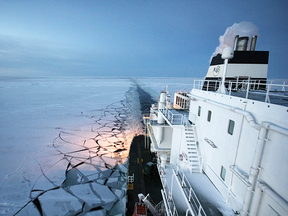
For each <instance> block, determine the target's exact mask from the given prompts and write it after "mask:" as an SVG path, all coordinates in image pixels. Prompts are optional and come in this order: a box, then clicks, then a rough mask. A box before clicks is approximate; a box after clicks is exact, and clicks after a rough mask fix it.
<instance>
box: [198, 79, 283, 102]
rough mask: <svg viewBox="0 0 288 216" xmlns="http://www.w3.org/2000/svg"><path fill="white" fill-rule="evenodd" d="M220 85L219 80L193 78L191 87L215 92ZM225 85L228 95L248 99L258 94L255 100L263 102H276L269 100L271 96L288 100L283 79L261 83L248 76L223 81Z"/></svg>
mask: <svg viewBox="0 0 288 216" xmlns="http://www.w3.org/2000/svg"><path fill="white" fill-rule="evenodd" d="M262 82H263V81H262ZM204 83H205V86H204ZM214 83H215V85H214ZM220 85H221V80H220V81H219V80H194V84H193V89H198V90H203V91H213V92H216V91H217V89H218V87H219V86H220ZM213 86H214V87H213ZM225 86H228V88H227V91H228V95H233V96H237V97H244V98H246V99H248V98H249V96H251V97H253V96H252V95H259V98H257V99H256V100H260V101H263V102H265V103H276V102H273V101H272V100H271V96H273V97H275V98H276V97H277V98H278V97H279V98H284V100H288V95H287V94H285V93H286V92H287V91H288V85H287V84H286V82H285V81H284V82H283V83H275V82H274V83H273V81H267V83H261V80H251V79H250V77H248V79H246V80H242V81H238V80H237V81H235V82H232V81H231V80H230V81H227V82H225ZM204 87H205V88H204ZM234 92H245V93H246V94H245V95H244V94H243V95H241V94H237V95H235V93H234ZM260 97H262V98H260Z"/></svg>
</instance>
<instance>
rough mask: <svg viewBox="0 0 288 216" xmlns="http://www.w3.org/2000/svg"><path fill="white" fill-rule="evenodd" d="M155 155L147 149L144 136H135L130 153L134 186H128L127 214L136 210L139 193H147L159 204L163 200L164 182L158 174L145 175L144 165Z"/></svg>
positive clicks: (130, 168)
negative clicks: (152, 175)
mask: <svg viewBox="0 0 288 216" xmlns="http://www.w3.org/2000/svg"><path fill="white" fill-rule="evenodd" d="M152 159H153V156H152V154H151V152H150V150H149V149H145V145H144V136H137V137H134V139H133V142H132V144H131V147H130V153H129V171H128V172H129V173H128V175H129V176H133V174H134V182H133V188H130V189H129V188H128V191H127V195H128V203H127V206H126V207H127V212H126V215H127V216H131V215H132V214H133V212H134V206H135V202H138V201H139V199H138V194H140V193H142V194H144V195H145V196H146V195H147V194H149V195H150V197H151V198H152V199H153V201H154V202H155V203H156V204H157V203H159V202H160V201H162V195H161V189H162V184H161V181H160V177H159V175H158V172H157V175H156V176H154V177H149V176H147V175H144V173H143V168H144V165H145V164H146V163H148V162H150V161H152ZM148 215H149V214H148Z"/></svg>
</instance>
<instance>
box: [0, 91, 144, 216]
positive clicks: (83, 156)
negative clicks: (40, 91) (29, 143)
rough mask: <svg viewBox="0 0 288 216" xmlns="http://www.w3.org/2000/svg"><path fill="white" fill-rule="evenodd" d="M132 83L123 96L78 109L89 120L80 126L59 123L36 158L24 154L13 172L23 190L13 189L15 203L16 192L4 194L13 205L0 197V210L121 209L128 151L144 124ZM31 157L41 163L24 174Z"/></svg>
mask: <svg viewBox="0 0 288 216" xmlns="http://www.w3.org/2000/svg"><path fill="white" fill-rule="evenodd" d="M135 88H136V87H135V86H132V87H131V88H130V89H129V90H128V91H127V92H126V99H125V100H122V101H120V102H118V103H113V104H111V105H109V106H107V107H106V108H105V109H100V110H93V111H90V112H86V113H81V117H83V118H85V117H86V118H88V119H89V121H90V124H89V125H87V126H85V127H82V128H81V130H79V129H73V130H72V129H67V130H65V129H63V128H58V130H61V131H60V132H59V134H58V137H56V138H55V140H54V141H53V143H52V144H51V147H52V148H47V149H45V150H43V151H42V152H41V153H38V154H37V155H35V156H34V157H33V159H34V160H27V162H26V164H25V168H24V166H23V168H22V169H20V170H21V171H22V172H23V173H24V174H23V173H21V172H20V171H19V172H18V173H16V174H15V175H13V176H11V178H12V177H15V178H18V177H19V178H20V179H23V191H17V193H20V194H21V195H20V196H19V195H18V196H19V202H17V203H16V204H15V197H17V196H16V194H14V195H11V197H10V198H9V197H8V196H9V195H6V197H4V198H5V199H7V198H8V201H9V199H11V200H12V199H14V200H13V202H14V205H11V206H8V205H7V206H3V203H1V206H0V209H1V211H0V213H5V214H8V215H9V214H10V215H14V214H16V215H17V214H19V215H35V214H36V215H37V214H38V215H59V214H60V215H84V214H85V215H89V214H91V213H95V214H97V215H117V214H120V215H124V214H125V207H126V190H127V188H126V187H127V163H126V162H127V156H128V154H129V148H130V144H131V141H132V139H133V137H134V136H135V135H137V134H139V133H141V132H142V130H143V128H142V124H141V113H140V105H139V100H138V95H137V92H136V89H135ZM138 110H139V111H138ZM32 163H34V164H35V163H38V165H39V166H38V168H36V169H35V172H34V173H32V174H30V175H31V176H30V177H29V176H26V177H25V170H28V169H29V166H30V167H35V165H34V166H33V164H32ZM27 173H29V172H27ZM32 175H33V178H32ZM37 175H38V177H37ZM30 179H37V180H36V181H34V182H31V180H30ZM7 181H8V180H7ZM24 183H25V185H24ZM2 186H3V187H6V184H5V185H2ZM8 186H9V184H7V187H8ZM2 189H3V188H2ZM6 189H7V188H6ZM22 192H23V193H22ZM2 198H3V196H2Z"/></svg>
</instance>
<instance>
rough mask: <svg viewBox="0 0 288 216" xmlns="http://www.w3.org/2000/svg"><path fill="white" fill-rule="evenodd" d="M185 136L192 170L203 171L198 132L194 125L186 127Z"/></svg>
mask: <svg viewBox="0 0 288 216" xmlns="http://www.w3.org/2000/svg"><path fill="white" fill-rule="evenodd" d="M185 137H186V144H187V153H188V154H187V155H188V161H189V168H190V172H192V173H202V168H201V163H200V157H199V152H198V150H197V145H196V134H195V131H194V129H193V127H191V126H190V127H185Z"/></svg>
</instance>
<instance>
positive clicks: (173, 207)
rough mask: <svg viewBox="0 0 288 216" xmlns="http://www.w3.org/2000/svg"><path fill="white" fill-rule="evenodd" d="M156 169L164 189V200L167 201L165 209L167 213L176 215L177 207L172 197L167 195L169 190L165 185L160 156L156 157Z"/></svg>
mask: <svg viewBox="0 0 288 216" xmlns="http://www.w3.org/2000/svg"><path fill="white" fill-rule="evenodd" d="M167 160H168V158H167ZM157 170H158V173H159V176H160V180H161V183H162V186H163V191H164V194H165V197H166V200H167V201H168V205H167V206H168V209H166V210H167V211H168V212H169V215H172V216H178V212H177V209H176V205H175V202H174V200H173V199H172V197H169V196H168V194H170V191H169V187H168V185H167V180H166V178H165V171H164V168H163V167H161V160H160V157H158V158H157Z"/></svg>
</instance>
